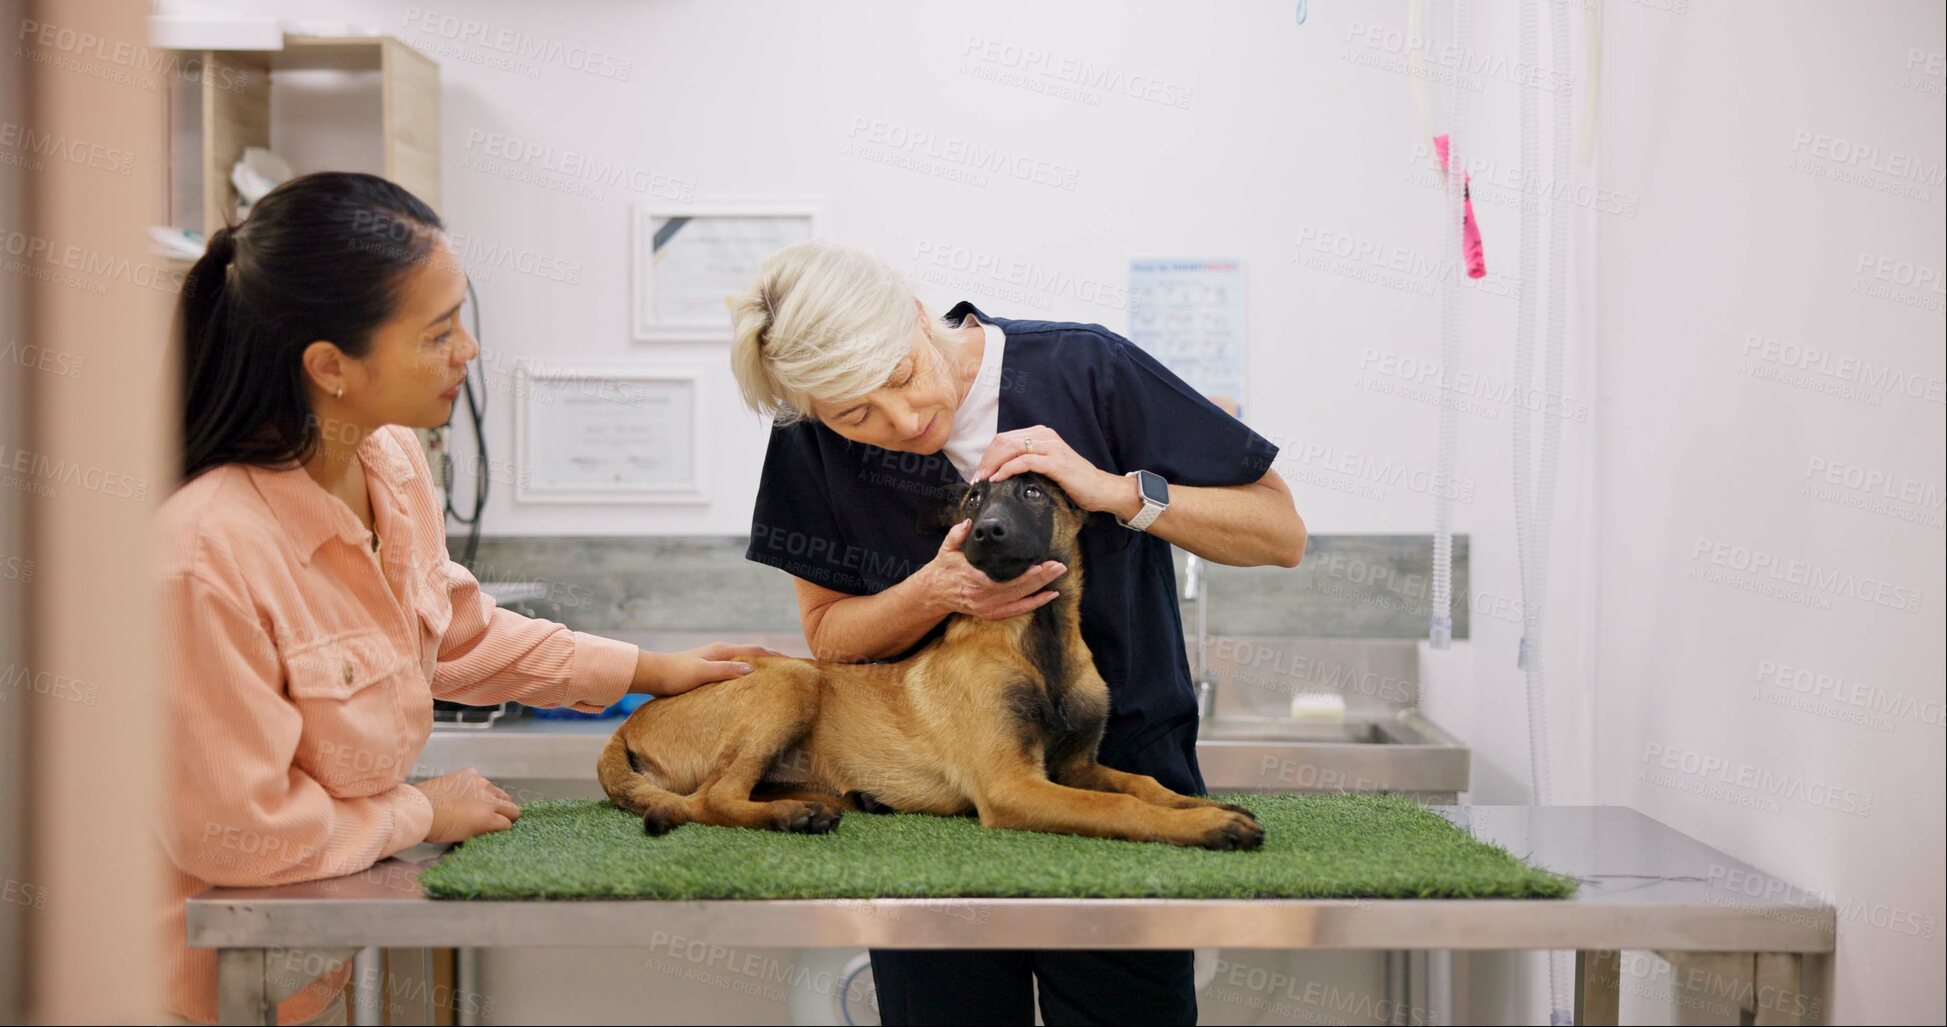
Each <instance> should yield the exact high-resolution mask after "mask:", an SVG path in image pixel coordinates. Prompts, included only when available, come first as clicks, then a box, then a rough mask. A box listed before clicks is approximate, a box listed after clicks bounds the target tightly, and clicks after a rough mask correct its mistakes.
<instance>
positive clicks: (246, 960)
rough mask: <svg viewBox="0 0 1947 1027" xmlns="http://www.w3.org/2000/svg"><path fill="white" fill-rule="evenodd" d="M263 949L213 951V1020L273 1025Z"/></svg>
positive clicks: (274, 1012) (273, 1006)
mask: <svg viewBox="0 0 1947 1027" xmlns="http://www.w3.org/2000/svg"><path fill="white" fill-rule="evenodd" d="M264 957H265V952H264V950H263V949H217V950H216V1022H218V1023H226V1024H268V1025H269V1027H277V1003H276V1002H275V1001H273V1000H272V999H271V995H270V982H269V981H268V980H267V979H266V978H265V976H264Z"/></svg>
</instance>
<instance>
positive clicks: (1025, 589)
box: [919, 520, 1068, 620]
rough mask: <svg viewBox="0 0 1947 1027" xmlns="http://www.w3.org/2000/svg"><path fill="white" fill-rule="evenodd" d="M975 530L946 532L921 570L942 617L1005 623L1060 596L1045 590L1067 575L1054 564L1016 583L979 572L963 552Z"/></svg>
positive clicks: (968, 526) (966, 524) (968, 524)
mask: <svg viewBox="0 0 1947 1027" xmlns="http://www.w3.org/2000/svg"><path fill="white" fill-rule="evenodd" d="M972 530H973V522H972V521H970V520H969V521H961V522H960V523H958V524H956V525H954V526H953V527H952V528H951V529H950V530H948V531H947V533H946V541H944V542H942V543H940V551H939V553H938V554H937V555H935V556H934V557H933V559H932V561H931V562H929V563H927V565H926V566H925V567H922V568H920V572H919V573H920V574H922V575H924V581H925V587H926V594H927V595H928V597H929V598H931V600H932V602H933V605H934V607H935V608H936V609H937V610H938V611H939V614H940V616H945V615H947V614H949V613H964V614H967V615H968V616H972V617H979V618H980V619H982V620H1005V619H1006V618H1008V617H1019V616H1020V615H1021V614H1024V613H1027V612H1028V611H1029V610H1033V609H1035V608H1036V607H1039V606H1042V605H1044V604H1047V603H1050V602H1053V601H1054V598H1055V596H1057V595H1059V594H1060V593H1057V592H1052V591H1044V590H1043V588H1042V586H1044V585H1046V584H1048V583H1049V582H1051V581H1053V580H1055V579H1056V578H1059V577H1061V576H1062V575H1063V574H1065V573H1067V572H1068V568H1067V567H1065V566H1063V565H1062V564H1060V563H1057V562H1056V561H1054V560H1048V561H1045V562H1043V563H1040V564H1037V565H1035V566H1033V567H1029V568H1028V569H1027V570H1025V571H1022V572H1021V576H1020V577H1018V578H1015V579H1014V580H1013V581H1002V582H995V581H994V579H992V578H989V577H988V576H987V575H985V574H983V573H981V572H980V571H979V570H976V569H975V568H974V565H973V564H970V563H968V562H967V558H966V556H965V555H964V554H962V553H961V551H960V547H961V546H963V545H965V544H966V541H967V534H968V532H970V531H972Z"/></svg>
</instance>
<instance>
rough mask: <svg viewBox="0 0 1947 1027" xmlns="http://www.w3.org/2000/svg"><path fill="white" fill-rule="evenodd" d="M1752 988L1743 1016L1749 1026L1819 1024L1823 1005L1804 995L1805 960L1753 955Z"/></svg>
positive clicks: (1794, 956) (1792, 955)
mask: <svg viewBox="0 0 1947 1027" xmlns="http://www.w3.org/2000/svg"><path fill="white" fill-rule="evenodd" d="M1755 970H1756V972H1755V973H1754V974H1753V975H1752V976H1753V977H1754V978H1755V986H1754V987H1753V988H1752V989H1751V1002H1750V1008H1749V1009H1747V1010H1746V1011H1745V1015H1746V1016H1747V1017H1749V1020H1750V1022H1751V1023H1753V1024H1807V1023H1823V1022H1824V1020H1825V1010H1824V1009H1823V1008H1822V1006H1823V1003H1822V1002H1820V1001H1819V1000H1817V999H1815V998H1813V997H1812V996H1811V995H1809V994H1808V991H1809V989H1808V988H1807V986H1806V985H1807V983H1808V981H1807V978H1808V977H1809V976H1810V975H1809V974H1807V973H1806V972H1805V958H1804V957H1803V956H1801V955H1800V954H1799V953H1796V952H1760V953H1758V954H1757V966H1756V968H1755Z"/></svg>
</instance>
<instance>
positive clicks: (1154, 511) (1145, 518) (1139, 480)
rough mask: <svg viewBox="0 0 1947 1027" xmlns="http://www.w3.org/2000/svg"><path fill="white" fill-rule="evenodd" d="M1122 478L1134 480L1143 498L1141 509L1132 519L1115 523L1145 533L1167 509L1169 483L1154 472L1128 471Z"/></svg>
mask: <svg viewBox="0 0 1947 1027" xmlns="http://www.w3.org/2000/svg"><path fill="white" fill-rule="evenodd" d="M1124 477H1129V478H1134V479H1136V485H1137V487H1138V489H1139V490H1140V491H1141V493H1142V497H1143V508H1142V512H1141V513H1139V514H1137V515H1136V516H1135V517H1134V518H1132V519H1130V520H1126V521H1125V520H1123V519H1122V518H1120V517H1118V518H1116V519H1115V522H1116V523H1117V524H1120V525H1122V526H1123V527H1125V528H1129V529H1131V530H1133V531H1147V530H1148V529H1149V526H1150V524H1151V523H1153V522H1154V521H1155V520H1156V518H1157V517H1159V516H1161V515H1162V513H1163V511H1164V510H1166V509H1168V508H1169V505H1170V483H1169V482H1167V481H1164V480H1163V476H1162V475H1160V474H1157V473H1156V472H1155V471H1130V472H1129V473H1128V474H1127V475H1124Z"/></svg>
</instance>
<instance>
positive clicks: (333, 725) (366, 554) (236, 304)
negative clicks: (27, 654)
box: [160, 172, 767, 1023]
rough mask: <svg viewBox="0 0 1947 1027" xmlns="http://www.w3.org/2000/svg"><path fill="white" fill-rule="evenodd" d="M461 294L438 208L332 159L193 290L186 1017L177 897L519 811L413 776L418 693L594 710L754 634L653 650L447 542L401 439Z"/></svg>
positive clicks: (306, 872)
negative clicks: (587, 622)
mask: <svg viewBox="0 0 1947 1027" xmlns="http://www.w3.org/2000/svg"><path fill="white" fill-rule="evenodd" d="M465 298H466V278H465V275H464V274H463V273H462V271H461V269H460V267H459V266H458V262H457V261H456V260H455V259H454V256H453V252H452V250H451V248H450V247H449V246H448V244H447V241H446V237H445V233H444V231H443V228H442V226H441V224H440V220H439V216H438V215H437V214H435V213H434V212H433V210H432V209H431V208H430V207H427V206H426V205H425V204H424V203H422V202H421V201H420V200H418V199H417V198H415V197H414V196H413V195H412V194H410V193H408V192H407V191H406V190H404V189H401V188H400V187H398V186H396V185H394V184H392V183H390V182H388V181H386V180H384V179H381V178H377V177H374V176H371V175H360V174H348V173H338V172H328V173H322V174H315V175H306V176H304V177H302V178H298V179H294V180H292V181H290V182H287V183H285V184H284V185H282V186H279V187H278V188H277V189H275V190H273V191H272V192H271V193H270V194H269V195H267V196H265V197H264V198H263V199H262V200H260V201H259V202H258V203H257V204H256V205H255V206H254V207H253V208H252V210H251V212H250V215H249V217H248V218H247V219H245V220H244V221H243V222H242V223H241V224H238V225H236V226H234V227H232V228H226V229H224V230H222V231H219V232H217V233H216V234H215V235H214V236H213V237H212V238H211V239H210V241H209V247H208V250H207V252H205V253H204V255H203V257H202V259H201V260H199V261H197V263H196V265H195V267H194V268H193V269H192V270H191V271H190V273H189V276H188V278H187V279H186V280H185V282H184V285H183V293H182V297H181V303H180V309H179V312H178V316H179V325H178V328H179V335H180V345H181V348H182V361H183V362H182V367H183V377H182V383H181V387H182V402H183V412H182V447H183V463H182V469H183V478H184V484H183V485H182V486H181V488H180V489H178V490H177V492H176V493H175V494H174V495H172V496H171V497H170V498H169V499H168V500H167V501H166V502H164V503H163V506H162V510H161V517H160V520H161V526H162V532H163V543H162V551H163V567H162V570H163V586H162V587H163V594H162V598H163V609H164V630H165V642H166V646H165V649H166V652H167V654H168V657H169V658H168V659H167V661H166V665H165V671H164V675H163V686H164V688H165V690H166V693H167V701H166V704H165V707H166V710H167V712H168V714H169V716H168V718H167V725H166V729H167V731H168V738H169V742H170V744H171V748H170V751H169V760H170V768H171V771H172V775H173V779H172V780H171V781H170V782H169V784H168V786H167V789H166V791H167V794H168V796H169V804H170V805H169V809H168V810H167V811H166V813H165V816H164V818H163V820H164V827H163V831H162V841H163V847H164V849H165V850H166V852H167V855H168V858H169V861H170V863H171V870H170V901H169V906H168V909H167V910H166V911H165V920H166V922H167V930H168V931H169V932H170V941H169V944H170V948H169V951H170V952H171V953H172V954H173V956H174V958H175V965H174V967H173V970H174V973H173V975H172V978H171V979H172V982H173V985H172V988H171V1007H172V1009H173V1011H174V1012H175V1013H176V1014H177V1015H179V1016H182V1017H187V1018H189V1019H191V1020H195V1021H201V1022H210V1021H213V1020H214V1019H215V1015H216V1005H215V977H216V974H215V953H214V952H213V951H211V950H209V949H190V948H188V947H187V946H186V945H185V943H184V932H183V900H184V899H185V898H187V897H188V896H190V895H194V894H196V893H197V892H199V891H202V890H203V889H205V888H208V887H210V886H212V885H225V886H234V887H251V886H264V885H276V884H286V883H290V882H294V881H304V880H311V879H316V878H324V877H334V876H339V875H343V874H350V873H356V872H358V871H360V870H364V869H365V868H367V867H369V866H371V865H372V864H373V863H375V862H377V861H379V860H381V859H384V858H385V857H387V856H390V855H392V854H393V853H396V852H399V851H400V850H402V849H405V848H408V847H410V846H413V845H416V844H419V843H420V842H426V841H432V842H457V841H462V840H464V839H466V838H470V837H472V836H474V835H477V834H481V833H484V832H488V831H498V830H504V829H506V828H507V827H508V826H510V825H511V823H512V821H513V820H514V819H515V818H517V817H519V816H520V810H519V808H518V807H517V806H516V805H515V803H514V802H513V800H512V799H511V798H509V796H508V795H507V793H506V792H504V791H502V790H501V789H500V788H498V787H496V786H494V785H493V784H492V783H490V782H488V781H487V780H486V779H485V778H482V777H481V776H480V775H479V774H478V773H477V772H475V771H472V770H462V771H459V772H456V773H452V774H446V775H443V776H440V777H435V778H432V779H430V780H425V781H417V782H411V783H408V782H407V780H406V777H407V775H408V773H409V772H410V771H411V769H412V767H413V765H414V763H415V762H417V760H418V758H419V753H420V750H421V748H422V747H423V746H424V745H425V742H426V738H427V735H428V733H429V732H430V730H431V726H432V703H433V700H434V699H435V698H441V699H449V700H453V701H457V702H465V703H474V704H480V705H488V704H493V703H498V702H504V701H507V700H518V701H520V702H522V703H525V704H527V705H530V706H568V707H572V708H575V709H579V710H585V711H598V710H601V709H602V708H604V707H606V706H608V705H610V704H612V703H614V702H615V701H617V700H618V699H620V698H621V697H622V695H623V694H624V693H627V692H640V693H647V694H651V695H674V694H677V693H680V692H684V691H687V690H689V689H691V688H695V687H696V686H698V685H702V684H706V683H708V682H711V681H718V680H722V679H725V678H730V677H735V676H737V675H739V674H743V673H746V672H748V671H749V669H750V668H749V666H748V665H747V664H744V663H741V662H738V661H740V660H743V659H747V658H748V657H749V656H750V655H753V654H757V653H762V652H766V651H767V650H762V649H752V648H738V647H732V646H729V645H725V644H723V643H716V644H713V645H709V646H704V647H702V648H700V649H694V650H690V651H688V652H682V653H653V652H644V651H641V650H638V649H637V648H636V647H635V646H633V645H628V644H625V643H622V642H617V641H613V640H610V639H604V638H598V637H596V636H593V635H588V634H584V633H582V632H579V631H571V630H569V629H567V628H565V627H563V626H561V625H559V624H553V623H549V622H546V621H540V620H532V619H529V618H526V617H522V616H519V615H517V614H514V613H511V612H509V611H506V610H501V609H497V608H496V607H495V606H494V603H493V601H492V600H491V599H490V598H488V597H486V596H485V595H484V594H482V593H481V591H480V589H479V585H478V583H477V582H476V581H475V580H474V578H473V576H472V575H471V574H469V573H468V572H467V571H466V569H465V568H463V567H461V566H459V565H458V564H456V563H454V562H453V561H451V560H450V559H448V558H447V553H446V536H445V519H444V504H443V503H442V502H441V498H440V496H439V494H438V493H437V492H436V491H435V490H434V488H433V485H432V481H431V475H430V472H429V470H428V468H427V464H426V460H425V455H424V453H423V452H422V451H421V449H420V447H419V445H418V442H417V441H416V439H415V438H414V436H413V434H412V431H411V429H414V428H432V427H436V426H438V425H441V424H444V423H446V421H447V419H448V418H449V417H450V416H451V414H452V410H453V402H454V400H455V399H456V398H457V397H458V396H459V392H460V389H461V387H462V384H463V383H464V381H465V378H466V365H467V362H468V361H469V360H470V359H472V358H473V356H474V355H475V354H476V353H478V352H479V344H478V343H477V342H476V341H475V340H474V339H473V338H472V337H471V336H470V335H469V334H468V333H467V330H466V328H465V326H464V324H463V322H462V321H461V317H460V308H461V305H462V302H463V301H464V300H465ZM288 962H290V963H291V965H292V966H293V967H295V968H296V969H297V971H298V972H299V973H300V974H302V973H304V972H306V971H307V969H308V972H309V973H312V974H315V973H316V970H317V965H318V964H317V962H316V961H310V963H309V965H308V967H307V966H306V961H303V960H290V961H288ZM347 972H348V971H347V970H346V968H344V967H342V966H341V967H339V968H337V969H336V970H334V971H333V972H330V973H327V974H325V975H324V976H323V977H321V978H318V979H316V980H314V981H312V982H311V983H309V984H307V985H304V986H302V987H298V988H297V990H296V993H295V994H292V995H291V996H290V997H289V998H288V999H286V1000H285V1001H283V1002H282V1003H281V1004H280V1006H279V1021H280V1022H282V1023H299V1022H319V1023H324V1022H343V1015H344V1010H343V1004H342V1001H341V999H340V997H339V996H340V995H341V990H340V989H342V987H343V985H344V982H345V979H346V975H347ZM293 984H294V985H295V982H293Z"/></svg>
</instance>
